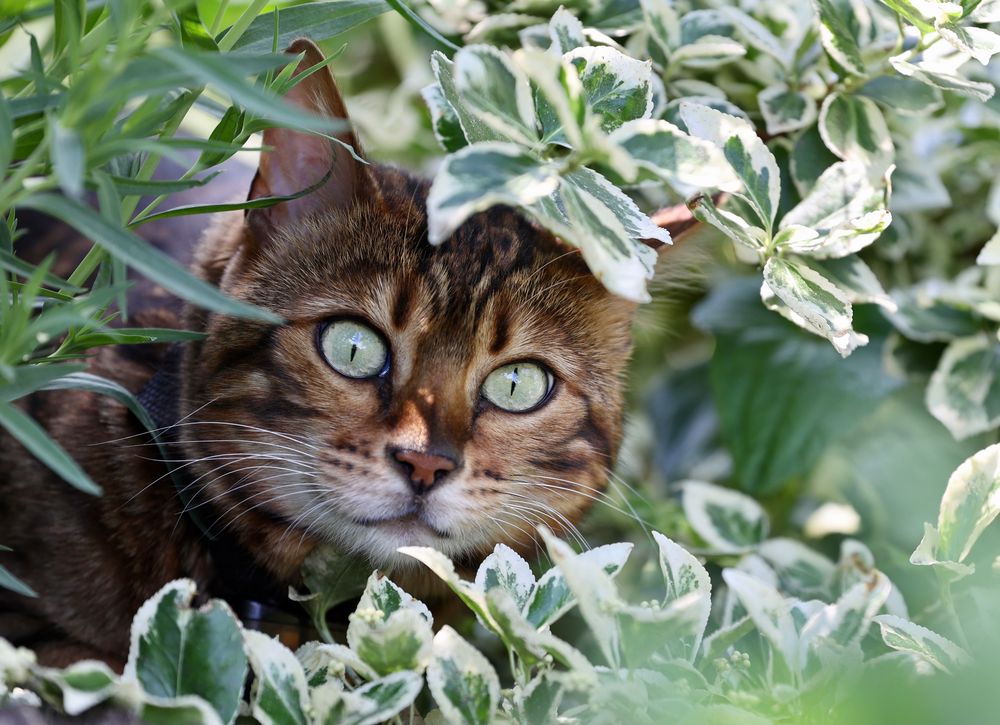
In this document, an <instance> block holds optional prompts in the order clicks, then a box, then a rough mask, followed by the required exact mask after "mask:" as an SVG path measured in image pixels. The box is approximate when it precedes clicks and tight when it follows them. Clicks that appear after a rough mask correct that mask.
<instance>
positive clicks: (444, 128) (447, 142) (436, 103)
mask: <svg viewBox="0 0 1000 725" xmlns="http://www.w3.org/2000/svg"><path fill="white" fill-rule="evenodd" d="M420 95H421V96H422V97H423V99H424V103H426V104H427V108H428V109H429V110H430V113H431V127H432V128H433V129H434V136H435V137H436V138H437V140H438V143H439V144H441V147H442V148H443V149H444V150H445V151H448V152H449V153H451V152H455V151H458V150H459V149H460V148H463V147H464V146H467V145H468V143H469V142H468V141H467V140H466V138H465V132H464V131H462V124H461V122H460V121H459V120H458V114H457V113H456V112H455V109H454V108H452V105H451V104H450V103H448V101H447V100H446V99H445V97H444V91H442V90H441V84H440V83H431V84H430V85H429V86H426V87H425V88H424V89H423V90H422V91H420Z"/></svg>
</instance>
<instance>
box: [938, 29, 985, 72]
mask: <svg viewBox="0 0 1000 725" xmlns="http://www.w3.org/2000/svg"><path fill="white" fill-rule="evenodd" d="M937 31H938V33H940V34H941V37H942V38H944V39H945V40H946V41H947V42H949V43H951V45H953V46H954V47H955V48H956V49H957V50H958V51H959V52H961V53H968V54H969V55H971V56H972V57H973V58H975V59H976V60H978V61H979V62H980V63H982V64H983V65H988V64H989V62H990V58H992V57H993V56H994V55H996V54H997V53H1000V35H997V34H996V33H994V32H993V31H992V30H987V29H986V28H977V27H975V26H972V25H959V24H958V23H943V24H940V25H938V26H937Z"/></svg>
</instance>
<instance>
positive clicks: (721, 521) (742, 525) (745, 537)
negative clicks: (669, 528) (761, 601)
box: [679, 481, 770, 554]
mask: <svg viewBox="0 0 1000 725" xmlns="http://www.w3.org/2000/svg"><path fill="white" fill-rule="evenodd" d="M679 487H680V489H681V492H682V493H681V503H682V506H683V508H684V514H685V516H686V517H687V519H688V523H689V524H690V525H691V528H693V529H694V530H695V533H697V534H698V536H700V537H701V538H702V539H703V540H704V541H705V542H706V543H707V544H708V545H709V546H710V547H711V548H712V550H713V551H717V552H719V553H726V554H738V553H741V552H745V551H751V550H752V549H754V548H755V547H756V546H758V545H759V544H760V543H761V542H762V541H763V540H764V539H765V538H766V537H767V530H768V528H769V526H770V524H769V522H768V519H767V514H766V513H765V512H764V509H763V508H761V506H760V504H759V503H757V502H756V501H755V500H754V499H752V498H751V497H749V496H747V495H746V494H743V493H740V492H739V491H734V490H732V489H730V488H723V487H722V486H716V485H715V484H712V483H705V482H704V481H684V482H682V483H681V484H679Z"/></svg>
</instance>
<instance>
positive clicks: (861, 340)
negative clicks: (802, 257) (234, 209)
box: [761, 257, 868, 357]
mask: <svg viewBox="0 0 1000 725" xmlns="http://www.w3.org/2000/svg"><path fill="white" fill-rule="evenodd" d="M761 299H762V300H763V302H764V304H765V305H766V306H767V307H768V309H772V310H775V311H776V312H779V313H780V314H782V315H783V316H785V317H787V318H788V319H790V320H791V321H792V322H794V323H795V324H797V325H798V326H799V327H802V328H803V329H805V330H808V331H809V332H812V333H814V334H816V335H819V336H820V337H825V338H826V339H828V340H829V341H830V342H831V343H832V344H833V346H834V348H835V349H836V350H837V352H839V353H840V354H841V355H842V356H844V357H847V356H848V355H850V354H851V352H853V351H854V349H855V348H857V347H858V346H861V345H866V344H867V343H868V338H867V337H866V336H865V335H862V334H859V333H856V332H855V331H854V328H853V327H852V322H853V318H854V310H853V309H852V307H851V303H850V301H848V299H847V295H846V294H844V292H843V291H842V290H841V289H840V288H838V287H837V286H836V285H835V284H833V282H831V281H830V280H828V279H827V278H826V277H824V276H823V275H821V274H820V273H819V272H817V271H816V270H814V269H812V268H811V267H808V266H806V265H805V264H802V263H801V262H796V261H793V260H791V259H786V258H783V257H771V258H770V259H769V260H767V264H765V265H764V283H763V284H762V286H761Z"/></svg>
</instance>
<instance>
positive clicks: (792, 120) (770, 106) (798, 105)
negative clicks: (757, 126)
mask: <svg viewBox="0 0 1000 725" xmlns="http://www.w3.org/2000/svg"><path fill="white" fill-rule="evenodd" d="M757 104H758V105H759V106H760V112H761V115H763V116H764V123H765V124H766V126H767V132H768V133H769V134H772V135H777V134H780V133H788V132H789V131H797V130H799V129H800V128H805V127H807V126H810V125H812V123H813V121H815V120H816V101H814V100H813V99H812V98H810V97H809V96H807V95H806V94H804V93H802V92H800V91H795V90H792V89H791V88H789V87H788V86H787V85H786V84H784V83H778V84H775V85H773V86H768V87H767V88H765V89H764V90H762V91H761V92H760V93H758V94H757Z"/></svg>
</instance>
